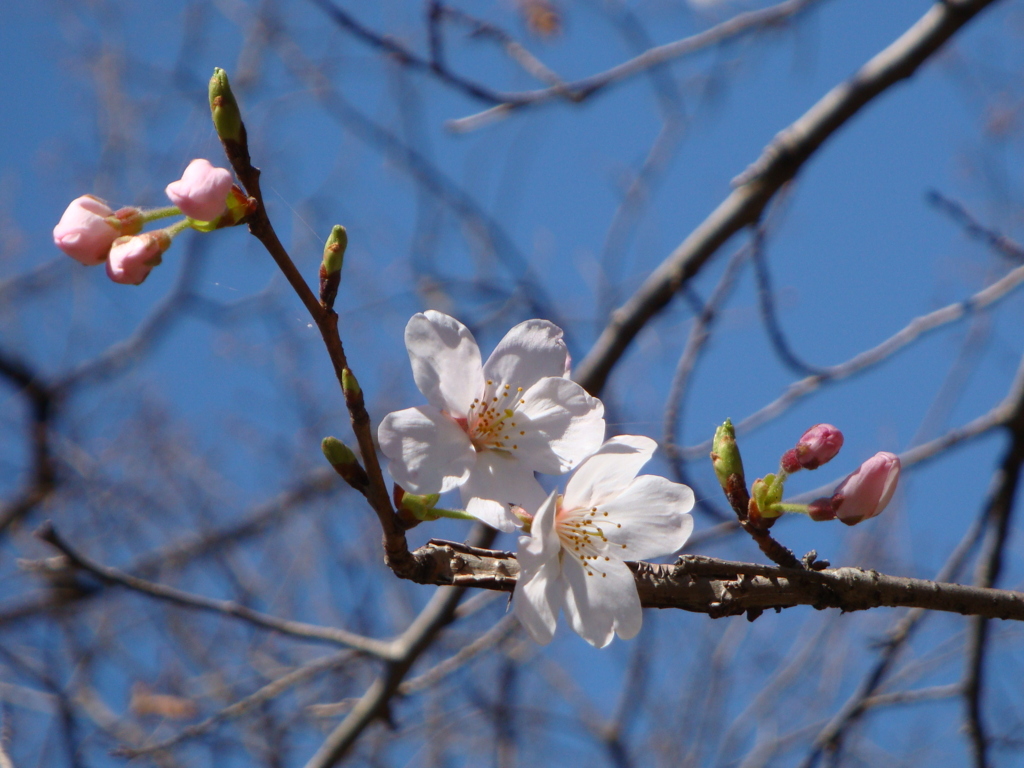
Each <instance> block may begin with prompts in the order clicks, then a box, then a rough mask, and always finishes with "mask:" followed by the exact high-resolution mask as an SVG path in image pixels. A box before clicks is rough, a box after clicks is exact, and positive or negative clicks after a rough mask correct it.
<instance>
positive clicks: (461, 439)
mask: <svg viewBox="0 0 1024 768" xmlns="http://www.w3.org/2000/svg"><path fill="white" fill-rule="evenodd" d="M377 439H378V440H379V441H380V449H381V451H382V452H383V453H384V455H385V456H387V457H388V459H390V463H389V464H388V472H390V473H391V477H393V478H394V480H395V482H396V483H398V484H399V485H400V486H402V487H403V488H404V489H405V490H407V491H411V492H412V493H445V492H446V491H450V490H452V489H453V488H457V487H458V486H460V485H462V484H463V483H464V482H465V481H466V479H467V478H468V477H469V476H470V470H471V469H472V468H473V465H474V464H475V463H476V451H475V450H474V449H473V444H472V443H470V441H469V437H468V436H467V435H466V433H465V432H463V431H462V429H461V428H460V427H459V425H458V424H456V423H455V422H454V421H452V420H451V419H450V418H448V417H447V416H445V415H444V414H443V413H441V412H440V411H439V410H437V409H436V408H434V407H432V406H429V405H424V406H420V407H418V408H406V409H405V410H404V411H395V412H394V413H389V414H388V415H387V416H385V417H384V419H383V420H382V421H381V423H380V426H379V427H378V428H377Z"/></svg>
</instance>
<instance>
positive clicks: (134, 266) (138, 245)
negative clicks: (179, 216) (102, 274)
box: [107, 229, 171, 285]
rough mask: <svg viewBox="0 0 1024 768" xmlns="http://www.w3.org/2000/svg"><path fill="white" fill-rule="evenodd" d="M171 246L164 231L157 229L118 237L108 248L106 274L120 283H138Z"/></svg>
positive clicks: (147, 274) (169, 239)
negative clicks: (108, 255)
mask: <svg viewBox="0 0 1024 768" xmlns="http://www.w3.org/2000/svg"><path fill="white" fill-rule="evenodd" d="M170 247H171V238H170V236H169V235H168V234H167V232H166V231H164V230H162V229H157V230H155V231H153V232H143V233H142V234H141V235H135V236H133V237H119V238H117V240H115V241H114V245H113V246H112V247H111V249H110V258H109V259H108V260H107V276H108V277H109V278H110V279H111V280H113V281H114V282H115V283H121V284H122V285H140V284H141V283H142V281H143V280H145V279H146V278H147V277H148V276H149V273H150V271H151V270H152V269H153V267H155V266H157V265H158V264H160V262H161V261H162V260H163V259H162V256H163V253H164V251H166V250H167V249H168V248H170Z"/></svg>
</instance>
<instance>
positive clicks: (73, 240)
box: [53, 195, 121, 267]
mask: <svg viewBox="0 0 1024 768" xmlns="http://www.w3.org/2000/svg"><path fill="white" fill-rule="evenodd" d="M113 215H114V212H113V211H112V210H111V209H110V208H109V207H108V206H107V204H106V203H104V202H103V201H102V200H100V199H99V198H98V197H93V196H92V195H82V196H81V197H79V198H78V199H76V200H73V201H72V202H71V205H69V206H68V207H67V210H66V211H64V215H63V216H61V217H60V221H59V222H58V223H57V226H56V227H54V228H53V242H54V243H55V244H56V246H57V247H58V248H60V249H61V250H62V251H64V253H66V254H67V255H68V256H70V257H71V258H72V259H74V260H75V261H77V262H80V263H82V264H85V266H87V267H92V266H95V265H96V264H101V263H102V262H103V260H104V259H106V258H107V252H108V251H109V250H110V246H111V245H112V244H113V242H114V239H115V238H117V236H118V235H120V234H121V232H120V230H119V229H118V227H117V225H116V224H114V223H112V222H111V221H108V217H110V216H113Z"/></svg>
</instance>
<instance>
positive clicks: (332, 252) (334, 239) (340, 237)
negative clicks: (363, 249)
mask: <svg viewBox="0 0 1024 768" xmlns="http://www.w3.org/2000/svg"><path fill="white" fill-rule="evenodd" d="M346 248H348V232H347V231H346V230H345V228H344V227H343V226H341V225H340V224H336V225H335V226H334V229H332V230H331V236H330V237H328V238H327V245H325V246H324V270H325V271H326V272H327V274H329V275H332V274H334V273H335V272H341V266H342V264H344V263H345V249H346Z"/></svg>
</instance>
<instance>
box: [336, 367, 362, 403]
mask: <svg viewBox="0 0 1024 768" xmlns="http://www.w3.org/2000/svg"><path fill="white" fill-rule="evenodd" d="M341 389H342V390H343V391H344V392H345V397H346V398H348V397H357V396H359V395H361V394H362V393H363V390H362V389H360V388H359V382H358V381H356V377H355V374H353V373H352V371H350V370H349V369H348V368H344V369H342V371H341Z"/></svg>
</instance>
